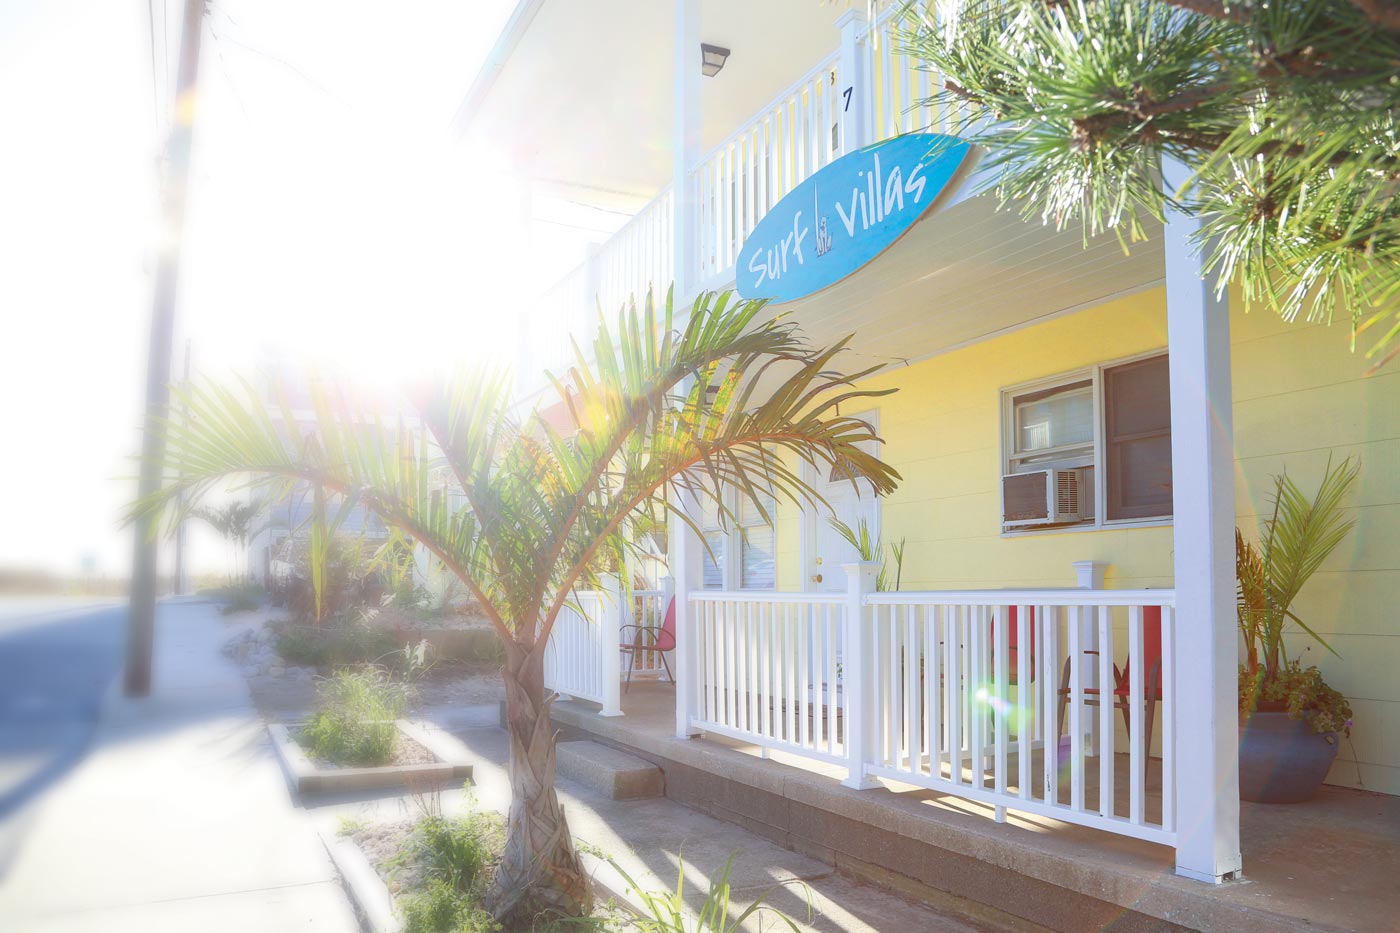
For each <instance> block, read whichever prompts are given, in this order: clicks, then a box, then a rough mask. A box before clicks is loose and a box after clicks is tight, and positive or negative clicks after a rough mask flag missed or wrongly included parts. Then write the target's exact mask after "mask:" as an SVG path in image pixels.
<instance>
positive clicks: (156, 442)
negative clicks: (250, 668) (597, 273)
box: [124, 0, 206, 696]
mask: <svg viewBox="0 0 1400 933" xmlns="http://www.w3.org/2000/svg"><path fill="white" fill-rule="evenodd" d="M205 3H206V0H185V19H184V24H183V28H182V29H181V34H180V64H179V68H178V70H177V71H176V75H175V100H174V107H173V110H172V115H171V121H170V135H169V137H168V139H167V141H166V147H165V157H166V158H165V165H164V166H163V167H162V171H161V179H160V181H161V184H160V188H161V221H162V229H161V233H162V237H161V242H160V245H159V252H158V255H157V258H156V275H155V289H154V298H153V301H152V307H151V346H150V356H149V357H148V358H147V361H146V423H145V425H144V428H143V435H142V441H141V478H140V482H139V485H138V487H137V488H138V496H139V498H140V499H145V498H147V497H148V496H152V495H154V494H155V493H156V492H157V491H159V489H160V487H161V481H162V479H163V476H164V461H165V435H164V433H163V430H162V423H163V422H164V420H165V419H166V417H167V416H168V415H169V412H170V356H171V342H172V340H173V339H174V338H173V335H174V330H175V299H176V294H177V292H178V289H179V279H180V245H181V241H182V240H183V238H184V233H185V203H186V200H187V195H188V190H189V178H190V153H191V150H192V149H193V146H194V115H195V107H196V104H197V103H198V100H197V95H196V88H197V87H198V83H199V43H200V38H201V36H202V35H203V31H204V8H205ZM159 531H160V517H159V516H156V515H148V516H147V517H144V518H142V519H140V520H138V521H137V522H136V551H135V558H134V560H133V561H132V570H131V608H130V611H129V612H128V615H127V628H126V672H125V677H124V688H125V692H126V695H127V696H146V695H148V694H149V693H150V692H151V658H152V654H153V650H154V647H155V625H156V585H157V582H156V569H157V568H156V552H157V548H156V544H157V541H156V538H157V535H158V534H159Z"/></svg>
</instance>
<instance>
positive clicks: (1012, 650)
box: [992, 606, 1035, 687]
mask: <svg viewBox="0 0 1400 933" xmlns="http://www.w3.org/2000/svg"><path fill="white" fill-rule="evenodd" d="M1027 616H1028V617H1029V618H1028V619H1027V622H1026V628H1027V629H1028V630H1029V632H1030V636H1031V644H1030V654H1031V657H1030V669H1031V680H1032V681H1034V680H1035V607H1034V606H1031V607H1030V612H1028V613H1027ZM1006 632H1007V638H1006V665H1007V667H1009V668H1010V669H1011V671H1010V673H1011V676H1010V678H1009V680H1008V681H1007V682H1008V683H1010V684H1011V686H1013V687H1014V686H1016V678H1017V676H1018V671H1019V670H1020V663H1019V661H1018V658H1017V644H1016V639H1017V638H1018V637H1019V634H1018V632H1017V625H1016V607H1015V606H1008V607H1007V613H1006ZM996 650H997V624H996V620H995V619H993V620H992V657H993V658H994V659H995V658H996Z"/></svg>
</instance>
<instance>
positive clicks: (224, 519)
mask: <svg viewBox="0 0 1400 933" xmlns="http://www.w3.org/2000/svg"><path fill="white" fill-rule="evenodd" d="M262 512H263V503H262V502H261V501H258V500H253V501H251V502H229V503H227V504H225V505H223V506H219V507H217V508H214V507H209V506H202V505H201V506H195V507H193V508H191V509H190V514H191V515H192V516H194V517H195V518H198V519H200V520H202V521H203V522H204V523H205V524H207V525H209V526H210V527H211V528H213V529H214V530H215V531H217V532H218V533H219V534H220V535H222V536H223V537H224V538H225V540H227V541H228V542H229V545H230V546H231V547H232V548H233V576H234V577H235V578H236V579H237V580H238V582H239V583H243V582H245V581H246V580H247V579H248V542H249V541H251V540H252V539H253V538H254V537H256V536H257V535H258V534H260V533H261V532H263V531H265V530H266V529H267V528H268V527H270V523H264V524H262V525H255V524H254V522H256V521H257V518H258V516H259V515H261V514H262Z"/></svg>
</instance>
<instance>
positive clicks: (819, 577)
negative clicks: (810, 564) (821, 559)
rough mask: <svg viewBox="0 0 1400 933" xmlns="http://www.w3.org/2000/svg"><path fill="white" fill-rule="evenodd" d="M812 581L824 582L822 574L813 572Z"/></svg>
mask: <svg viewBox="0 0 1400 933" xmlns="http://www.w3.org/2000/svg"><path fill="white" fill-rule="evenodd" d="M812 582H813V583H820V582H822V575H821V574H819V573H814V574H812Z"/></svg>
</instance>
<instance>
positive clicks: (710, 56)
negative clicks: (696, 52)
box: [700, 42, 729, 78]
mask: <svg viewBox="0 0 1400 933" xmlns="http://www.w3.org/2000/svg"><path fill="white" fill-rule="evenodd" d="M728 58H729V50H728V49H726V48H722V47H721V46H718V45H710V44H709V43H708V42H701V43H700V73H701V74H702V75H704V76H705V77H707V78H713V77H714V76H715V75H717V74H719V70H720V69H721V68H723V67H724V63H725V61H727V60H728Z"/></svg>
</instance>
